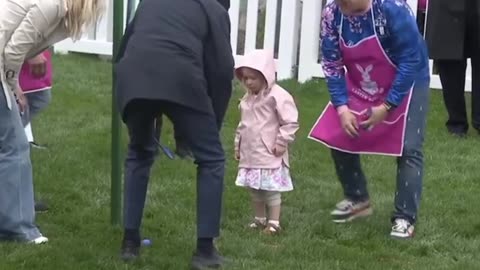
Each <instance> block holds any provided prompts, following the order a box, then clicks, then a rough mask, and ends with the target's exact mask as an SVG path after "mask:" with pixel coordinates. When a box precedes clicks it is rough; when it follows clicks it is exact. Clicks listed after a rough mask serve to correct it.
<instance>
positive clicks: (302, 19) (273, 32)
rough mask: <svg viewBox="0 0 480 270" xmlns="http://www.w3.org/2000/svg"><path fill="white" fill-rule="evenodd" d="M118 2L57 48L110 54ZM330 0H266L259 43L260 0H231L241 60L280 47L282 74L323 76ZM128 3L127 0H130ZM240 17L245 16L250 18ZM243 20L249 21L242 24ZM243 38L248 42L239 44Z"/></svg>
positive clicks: (234, 39) (302, 78)
mask: <svg viewBox="0 0 480 270" xmlns="http://www.w3.org/2000/svg"><path fill="white" fill-rule="evenodd" d="M113 1H114V0H108V3H107V13H106V14H105V16H103V17H102V18H101V20H100V21H99V22H98V23H97V25H96V26H95V27H92V29H90V31H89V32H88V33H86V34H85V35H84V36H83V38H82V39H81V40H79V41H77V42H75V43H73V42H72V41H71V40H66V41H63V42H60V43H58V44H57V45H55V50H56V51H57V52H60V53H67V52H80V53H88V54H98V55H111V54H112V29H113V5H112V4H113ZM326 1H331V0H323V1H322V0H267V1H266V6H265V14H264V17H265V18H264V19H265V23H264V25H265V28H264V32H263V40H260V42H259V39H258V38H257V36H258V35H259V34H262V33H259V31H258V30H259V27H258V25H259V20H260V19H263V16H262V17H259V0H247V7H246V10H245V9H244V8H242V7H241V4H242V2H243V0H231V8H230V11H229V14H230V18H231V28H232V31H231V44H232V48H233V52H234V54H235V60H236V61H238V60H240V59H241V58H242V56H243V55H244V53H245V52H249V51H251V50H253V49H256V48H268V49H272V50H274V51H275V55H276V64H277V70H278V79H290V78H295V77H296V76H298V77H297V78H298V81H300V82H305V81H307V80H309V79H312V78H318V77H320V78H323V77H324V74H323V72H322V67H321V64H320V61H319V58H320V57H319V46H320V42H319V36H320V21H321V10H322V7H323V5H325V2H326ZM417 1H418V0H407V2H408V3H409V4H410V5H411V6H412V9H413V10H414V11H416V10H417V8H416V7H417ZM124 2H125V5H126V2H127V1H124ZM125 10H126V9H125ZM243 12H245V13H246V14H244V13H243ZM125 16H126V14H125ZM241 18H246V22H245V21H244V20H240V19H241ZM243 23H245V26H243V25H241V24H243ZM261 24H263V23H261ZM241 29H244V30H245V31H244V32H245V33H243V31H240V30H241ZM243 34H244V35H245V36H244V37H243ZM239 40H240V41H244V42H243V43H240V42H239ZM262 41H263V42H262ZM257 43H263V44H257ZM239 45H240V46H239ZM432 65H433V63H432V61H431V62H430V66H431V67H432ZM431 70H432V69H431ZM297 71H298V74H297ZM431 87H432V88H436V89H441V83H440V79H439V77H438V75H435V74H432V81H431ZM466 90H467V91H470V90H471V65H470V63H469V65H468V68H467V77H466Z"/></svg>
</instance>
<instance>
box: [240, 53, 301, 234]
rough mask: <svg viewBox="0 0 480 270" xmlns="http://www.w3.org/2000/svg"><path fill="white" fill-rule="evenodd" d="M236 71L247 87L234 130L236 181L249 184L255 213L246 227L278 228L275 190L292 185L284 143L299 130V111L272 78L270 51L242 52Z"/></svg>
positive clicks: (269, 231) (275, 230) (269, 230)
mask: <svg viewBox="0 0 480 270" xmlns="http://www.w3.org/2000/svg"><path fill="white" fill-rule="evenodd" d="M235 73H236V76H237V78H238V79H239V80H240V81H241V82H242V84H243V85H244V86H245V88H246V91H247V93H246V94H245V96H244V97H243V98H242V99H241V101H240V105H239V108H240V113H241V120H240V123H239V125H238V128H237V131H236V136H235V158H236V159H237V160H238V161H239V171H238V175H237V179H236V185H237V186H241V187H246V188H247V189H249V190H250V193H251V196H252V203H253V208H254V211H255V218H254V220H253V222H252V223H251V224H250V225H249V227H250V228H254V229H257V228H259V229H264V232H265V233H267V234H277V233H279V232H280V230H281V227H280V205H281V195H280V194H281V192H286V191H291V190H293V185H292V179H291V177H290V172H289V162H288V145H289V144H290V143H291V142H293V140H294V138H295V132H296V131H297V130H298V111H297V108H296V105H295V102H294V100H293V98H292V96H291V95H290V94H289V93H288V92H287V91H286V90H285V89H283V88H281V87H280V86H279V85H277V84H276V82H275V62H274V59H273V53H272V52H268V51H265V50H255V51H253V52H252V53H250V54H247V55H245V57H244V59H243V62H242V63H241V64H240V65H239V66H238V67H237V68H236V71H235ZM267 210H268V220H267Z"/></svg>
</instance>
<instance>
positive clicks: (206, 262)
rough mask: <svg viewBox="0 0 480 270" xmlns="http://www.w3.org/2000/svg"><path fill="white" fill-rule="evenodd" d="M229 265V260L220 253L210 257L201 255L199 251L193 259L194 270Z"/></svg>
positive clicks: (216, 252)
mask: <svg viewBox="0 0 480 270" xmlns="http://www.w3.org/2000/svg"><path fill="white" fill-rule="evenodd" d="M225 263H227V260H226V259H225V258H224V257H223V256H221V255H220V254H218V251H216V250H214V252H213V253H212V254H210V255H206V254H202V253H199V252H198V251H197V252H196V253H195V254H193V257H192V268H191V269H192V270H202V269H212V268H220V267H222V266H223V265H225Z"/></svg>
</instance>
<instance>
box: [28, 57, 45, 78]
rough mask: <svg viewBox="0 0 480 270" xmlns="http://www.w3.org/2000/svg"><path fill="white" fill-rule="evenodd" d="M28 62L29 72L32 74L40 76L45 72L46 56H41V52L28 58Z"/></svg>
mask: <svg viewBox="0 0 480 270" xmlns="http://www.w3.org/2000/svg"><path fill="white" fill-rule="evenodd" d="M27 62H28V64H29V65H30V72H32V74H33V76H35V77H37V78H41V77H43V76H45V74H46V73H47V58H45V56H43V53H41V54H39V55H37V56H35V57H33V58H31V59H29V60H28V61H27Z"/></svg>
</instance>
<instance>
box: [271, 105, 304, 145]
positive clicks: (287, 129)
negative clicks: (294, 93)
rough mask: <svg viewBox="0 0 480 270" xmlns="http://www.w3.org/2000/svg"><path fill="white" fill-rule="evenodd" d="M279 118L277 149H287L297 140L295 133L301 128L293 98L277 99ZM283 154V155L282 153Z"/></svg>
mask: <svg viewBox="0 0 480 270" xmlns="http://www.w3.org/2000/svg"><path fill="white" fill-rule="evenodd" d="M275 101H276V111H277V117H278V120H279V122H280V128H279V130H278V135H277V141H276V148H277V147H281V148H282V149H283V148H287V147H288V144H289V143H291V142H293V140H294V139H295V133H296V132H297V130H298V128H299V124H298V110H297V106H296V105H295V102H294V101H293V98H292V97H291V96H284V97H281V98H277V99H275ZM282 154H283V153H282Z"/></svg>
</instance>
